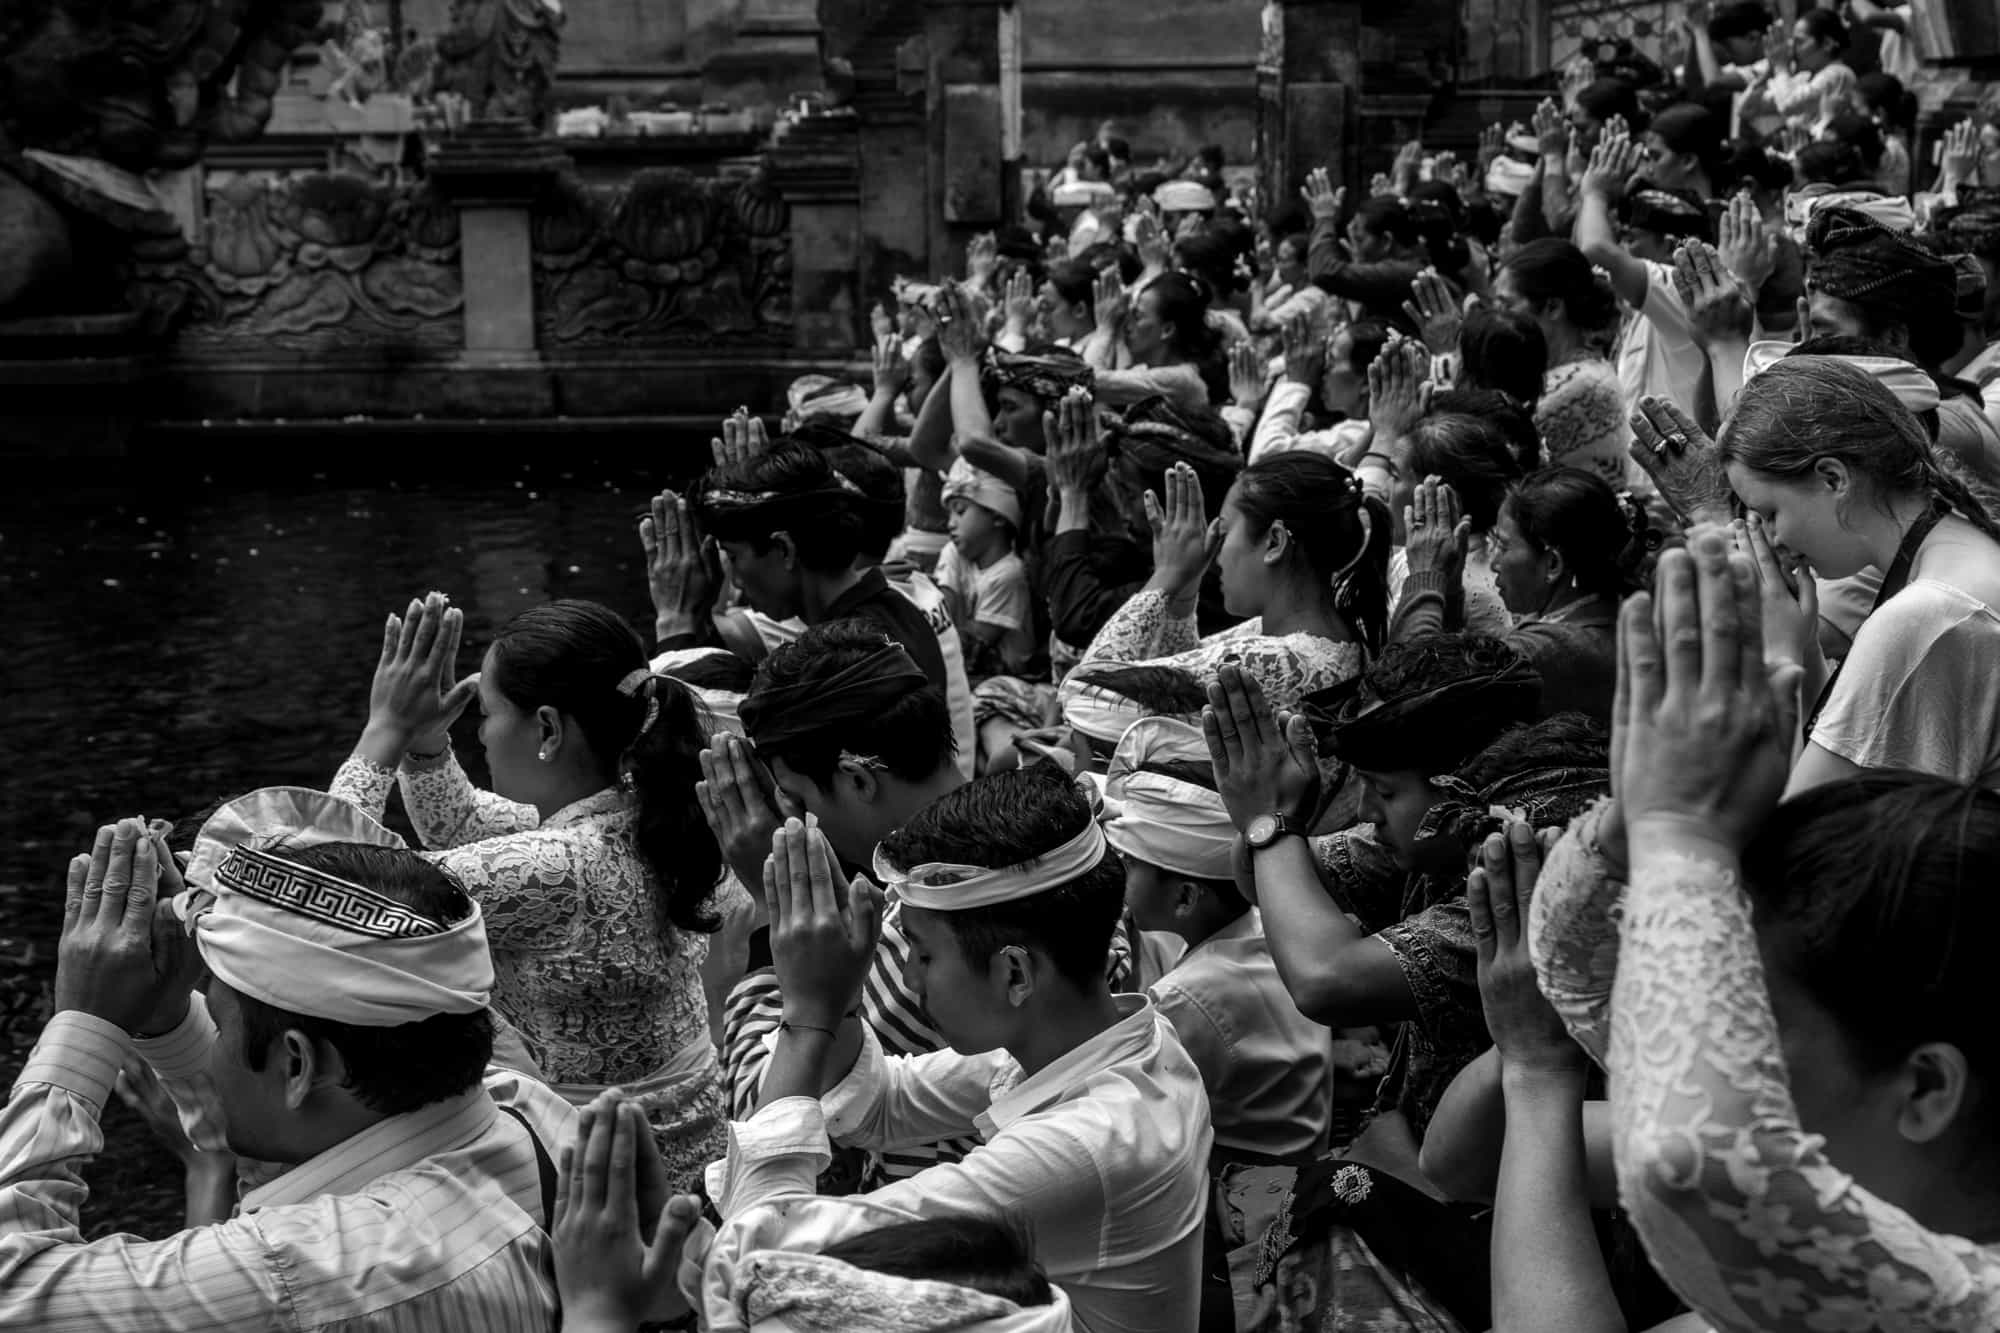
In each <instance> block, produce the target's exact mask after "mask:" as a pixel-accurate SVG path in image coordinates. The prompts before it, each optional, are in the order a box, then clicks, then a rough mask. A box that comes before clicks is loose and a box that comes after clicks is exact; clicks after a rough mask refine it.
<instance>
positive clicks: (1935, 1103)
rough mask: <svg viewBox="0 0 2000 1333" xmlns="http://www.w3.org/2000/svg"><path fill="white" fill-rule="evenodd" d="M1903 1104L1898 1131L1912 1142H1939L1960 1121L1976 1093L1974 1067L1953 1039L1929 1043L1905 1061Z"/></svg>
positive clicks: (1912, 1052)
mask: <svg viewBox="0 0 2000 1333" xmlns="http://www.w3.org/2000/svg"><path fill="white" fill-rule="evenodd" d="M1902 1078H1903V1083H1904V1093H1903V1104H1902V1108H1901V1110H1900V1111H1899V1112H1898V1114H1897V1117H1896V1132H1897V1133H1899V1134H1901V1135H1902V1136H1903V1138H1904V1139H1905V1140H1907V1141H1908V1142H1910V1143H1931V1142H1934V1141H1936V1140H1937V1139H1938V1138H1939V1137H1940V1136H1942V1135H1943V1134H1944V1133H1945V1132H1946V1131H1947V1130H1949V1129H1950V1128H1951V1127H1952V1126H1953V1125H1954V1124H1956V1123H1957V1121H1958V1113H1959V1112H1960V1111H1961V1110H1962V1109H1963V1108H1964V1106H1965V1103H1966V1100H1967V1098H1968V1097H1970V1096H1971V1093H1972V1088H1971V1084H1972V1069H1971V1067H1970V1066H1969V1065H1968V1064H1967V1063H1966V1059H1965V1053H1964V1052H1963V1051H1961V1050H1959V1049H1958V1047H1956V1046H1953V1045H1952V1044H1951V1043H1950V1042H1943V1041H1936V1042H1928V1043H1926V1044H1924V1045H1922V1046H1919V1047H1917V1048H1916V1049H1915V1050H1913V1051H1911V1052H1910V1053H1909V1055H1908V1056H1906V1057H1905V1058H1904V1060H1903V1071H1902Z"/></svg>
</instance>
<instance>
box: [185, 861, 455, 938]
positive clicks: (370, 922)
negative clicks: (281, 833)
mask: <svg viewBox="0 0 2000 1333" xmlns="http://www.w3.org/2000/svg"><path fill="white" fill-rule="evenodd" d="M215 877H216V879H217V880H219V881H221V882H222V883H223V884H226V885H228V886H229V887H230V888H232V889H234V890H236V892H238V893H241V894H244V895H246V896H248V897H251V898H257V899H260V900H261V901H263V902H267V903H270V904H271V905H272V906H274V907H283V908H285V909H287V910H289V911H293V912H297V913H298V914H299V915H300V916H303V917H309V918H311V919H312V920H314V921H320V922H324V923H325V924H327V925H329V926H339V927H340V928H341V929H343V930H351V931H354V932H355V933H356V934H359V935H373V936H374V937H375V938H376V939H381V940H400V939H408V938H410V937H412V936H417V935H436V934H438V933H440V932H441V931H442V930H443V929H444V927H442V926H440V925H438V924H437V923H436V922H434V921H431V920H429V919H428V918H426V917H424V916H421V915H419V914H418V913H416V912H412V911H411V910H410V909H409V908H407V907H405V906H403V905H402V904H401V903H399V902H397V901H396V900H395V899H393V898H388V897H384V896H383V895H382V894H379V893H377V892H376V891H375V890H373V889H371V888H369V887H368V886H367V885H365V884H355V883H353V882H352V881H349V880H344V879H342V878H340V877H339V876H338V875H329V874H326V873H324V872H323V871H319V870H314V869H312V868H311V867H310V866H302V865H297V864H294V863H293V862H291V861H287V860H285V859H284V858H283V857H278V856H272V855H270V854H268V853H266V852H260V851H258V850H256V849H255V848H254V847H238V848H237V849H236V850H235V851H233V852H231V853H230V854H229V859H228V860H227V861H224V862H223V863H222V865H221V866H220V868H218V869H217V870H216V872H215ZM461 901H462V900H461Z"/></svg>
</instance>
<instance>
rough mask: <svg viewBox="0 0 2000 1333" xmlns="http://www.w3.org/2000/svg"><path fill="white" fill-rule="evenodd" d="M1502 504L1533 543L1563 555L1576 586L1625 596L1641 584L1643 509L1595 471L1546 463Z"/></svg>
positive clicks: (1590, 591)
mask: <svg viewBox="0 0 2000 1333" xmlns="http://www.w3.org/2000/svg"><path fill="white" fill-rule="evenodd" d="M1502 508H1503V509H1504V510H1505V511H1506V512H1507V514H1508V515H1510V516H1511V517H1512V518H1513V520H1514V526H1515V527H1517V528H1519V529H1520V530H1521V536H1522V538H1523V539H1524V540H1525V541H1527V542H1528V544H1529V545H1531V546H1533V547H1534V548H1535V549H1536V550H1537V551H1554V552H1556V553H1557V554H1559V555H1561V556H1562V558H1563V564H1565V565H1567V566H1568V567H1569V572H1570V574H1571V576H1572V577H1573V578H1575V580H1576V587H1577V591H1579V592H1582V593H1588V594H1589V595H1591V596H1594V597H1595V596H1604V595H1607V594H1609V595H1611V596H1617V597H1623V596H1625V595H1626V594H1628V593H1635V592H1638V591H1639V590H1640V588H1641V587H1642V586H1643V580H1642V578H1641V576H1640V569H1641V567H1642V565H1643V564H1644V562H1645V558H1646V532H1647V528H1646V513H1645V510H1644V509H1641V508H1640V507H1639V506H1638V505H1636V504H1630V505H1629V506H1628V503H1627V502H1626V501H1623V500H1620V499H1619V497H1618V495H1617V493H1616V492H1614V491H1613V490H1612V489H1611V487H1610V485H1609V484H1607V483H1606V482H1605V481H1604V479H1603V478H1602V477H1599V476H1598V475H1597V474H1596V473H1594V472H1585V471H1583V470H1582V469H1581V468H1573V467H1549V468H1543V469H1542V470H1541V471H1539V472H1536V473H1532V474H1530V475H1529V476H1527V477H1525V478H1523V479H1522V480H1521V482H1520V483H1519V484H1518V485H1516V486H1515V487H1514V488H1513V489H1512V490H1510V491H1509V492H1508V493H1507V499H1506V502H1505V503H1504V504H1503V505H1502Z"/></svg>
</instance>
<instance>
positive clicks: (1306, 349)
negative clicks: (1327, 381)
mask: <svg viewBox="0 0 2000 1333" xmlns="http://www.w3.org/2000/svg"><path fill="white" fill-rule="evenodd" d="M1283 337H1284V346H1285V378H1286V379H1287V380H1289V381H1290V382H1291V383H1293V384H1307V385H1311V384H1318V383H1319V377H1320V375H1321V374H1322V373H1323V372H1324V371H1325V369H1326V339H1324V338H1322V337H1320V336H1319V330H1318V329H1317V328H1316V327H1314V325H1313V321H1312V316H1310V315H1293V316H1292V317H1291V318H1290V319H1287V320H1286V321H1285V327H1284V332H1283Z"/></svg>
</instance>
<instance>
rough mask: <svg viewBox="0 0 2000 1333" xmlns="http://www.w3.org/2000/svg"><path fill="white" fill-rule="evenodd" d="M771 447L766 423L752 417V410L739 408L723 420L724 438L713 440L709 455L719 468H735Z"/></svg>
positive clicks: (710, 441) (709, 444) (709, 447)
mask: <svg viewBox="0 0 2000 1333" xmlns="http://www.w3.org/2000/svg"><path fill="white" fill-rule="evenodd" d="M770 447H771V442H770V440H769V439H767V438H766V437H765V435H764V422H763V420H762V419H761V418H759V417H753V416H751V415H750V409H749V408H747V407H739V408H737V409H736V410H735V411H734V412H732V413H731V414H730V415H728V416H726V417H724V418H723V419H722V437H721V438H720V439H713V438H711V439H710V440H709V442H708V454H709V457H710V459H712V460H713V461H714V463H715V465H716V466H717V467H719V468H733V467H737V466H740V465H741V464H743V463H747V462H749V461H750V460H751V459H753V458H755V457H756V456H757V455H759V454H761V453H763V452H764V451H765V450H766V449H769V448H770Z"/></svg>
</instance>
